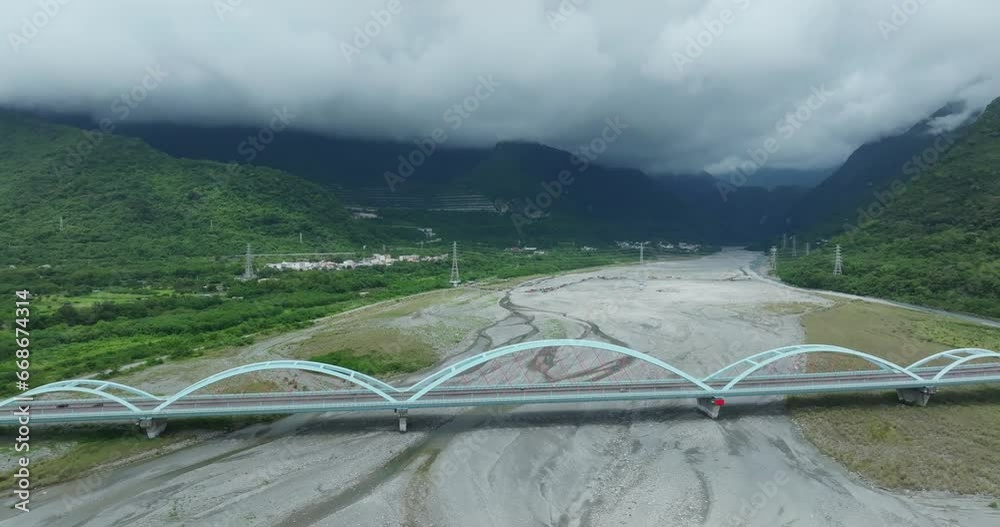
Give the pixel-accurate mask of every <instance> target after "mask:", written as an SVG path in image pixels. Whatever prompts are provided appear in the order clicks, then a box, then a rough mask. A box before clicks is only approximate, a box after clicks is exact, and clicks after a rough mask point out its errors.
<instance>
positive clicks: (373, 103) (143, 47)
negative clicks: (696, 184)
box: [0, 0, 1000, 172]
mask: <svg viewBox="0 0 1000 527" xmlns="http://www.w3.org/2000/svg"><path fill="white" fill-rule="evenodd" d="M998 19H1000V4H998V3H997V2H995V0H967V1H966V2H964V3H963V5H962V6H961V8H958V7H956V6H955V5H954V4H952V3H951V2H946V1H944V0H811V1H808V2H802V1H799V0H683V1H681V0H678V1H672V2H662V1H657V0H632V1H625V0H623V1H620V2H612V1H608V0H507V1H505V2H474V1H468V0H439V1H435V2H421V1H419V0H284V1H282V2H271V1H265V0H172V1H170V2H154V3H143V4H142V5H141V6H137V5H135V3H134V2H131V1H129V0H88V1H82V0H35V1H20V2H4V3H3V4H2V7H0V31H3V32H4V34H5V37H6V38H5V39H4V40H5V45H3V46H2V47H0V72H2V73H0V105H4V106H14V107H29V108H42V109H49V110H57V111H70V110H72V111H85V112H88V113H90V114H92V115H94V116H95V117H98V118H101V117H110V116H111V113H112V112H111V108H110V107H111V104H112V102H113V101H115V100H116V99H120V98H121V97H122V95H123V94H124V93H126V92H127V91H128V90H130V89H132V88H133V87H134V86H136V85H137V83H140V82H141V81H142V79H143V76H144V75H145V72H146V70H147V68H149V67H155V66H158V67H160V68H162V69H163V70H165V71H167V72H169V77H168V79H167V80H165V81H164V82H163V83H162V84H161V85H160V86H159V87H158V88H157V90H156V92H155V93H154V94H150V96H149V97H148V98H147V99H146V100H144V101H143V102H142V104H141V105H139V106H138V107H137V108H135V109H133V111H132V113H131V115H130V117H129V118H130V119H135V120H167V121H173V122H192V123H210V124H223V123H228V124H247V125H262V124H266V122H267V120H268V119H269V118H270V116H271V115H272V112H273V110H274V109H275V108H282V107H288V108H290V109H292V111H294V112H295V113H296V114H297V115H298V116H299V117H298V118H297V119H296V122H295V126H296V127H299V128H305V129H310V130H314V131H320V132H324V133H332V134H340V135H356V136H364V137H372V138H389V139H406V140H409V139H412V138H414V137H418V136H426V135H428V134H430V133H431V131H432V130H434V129H435V128H438V127H442V126H447V123H446V121H445V120H444V115H445V112H447V111H448V110H449V109H451V108H454V105H456V104H461V103H462V101H463V100H464V99H465V98H467V97H470V96H475V93H474V90H475V89H476V87H477V85H478V84H479V80H478V79H479V77H480V76H483V75H492V76H493V78H495V79H496V81H497V82H498V83H499V84H500V86H501V87H500V88H498V89H497V91H496V93H495V94H494V95H493V96H492V97H491V98H490V99H489V100H488V101H485V102H484V103H483V104H482V107H481V108H478V109H477V110H476V112H475V115H474V116H471V117H470V118H468V119H465V120H464V122H463V126H462V127H461V129H460V130H456V131H455V133H454V134H451V136H450V139H449V143H450V144H454V145H492V144H493V143H494V142H495V141H496V139H497V137H498V136H500V137H507V138H516V137H524V138H533V139H541V140H542V141H545V142H546V143H548V144H551V145H553V146H559V147H564V148H571V147H573V146H576V145H578V144H582V143H583V142H585V141H588V140H589V139H590V138H592V137H593V136H594V134H595V133H598V132H599V131H600V130H601V127H602V126H603V125H602V123H603V122H604V120H605V119H606V118H609V117H611V118H613V117H615V116H620V118H621V119H622V120H624V121H626V122H629V123H630V124H631V125H632V128H631V129H630V133H629V134H628V136H627V137H623V138H622V140H621V141H620V142H619V143H617V144H616V145H615V148H614V149H609V150H608V152H607V155H606V159H607V160H608V161H609V162H615V163H620V164H628V165H638V166H640V167H642V168H645V169H647V170H663V171H685V172H687V171H696V170H701V169H704V168H706V167H716V168H717V167H726V166H735V165H738V163H739V160H740V159H743V158H745V157H746V151H747V149H751V148H755V147H758V146H760V145H761V144H762V143H763V142H764V141H766V140H767V139H768V138H770V137H774V136H775V135H776V126H777V125H778V123H779V121H781V120H783V119H784V118H785V117H786V115H787V114H788V113H789V112H795V111H796V109H797V108H798V107H800V106H801V105H802V104H804V103H806V101H807V100H808V98H809V97H810V95H811V94H812V93H813V90H814V89H815V88H822V89H823V90H826V91H828V92H829V93H831V94H832V95H831V96H830V100H829V101H827V102H826V103H825V104H824V105H823V106H822V108H820V109H819V110H817V111H815V113H814V115H811V116H810V118H809V119H808V120H807V121H806V122H804V123H803V126H802V127H801V128H800V129H798V130H797V131H796V133H795V134H794V135H793V136H792V137H790V138H788V139H787V141H786V142H785V143H783V144H782V145H781V148H780V150H778V151H777V152H776V153H775V154H774V155H773V156H772V157H771V159H770V160H769V165H770V166H772V167H775V168H786V167H798V168H815V167H824V166H829V165H833V164H835V163H837V162H839V161H841V160H843V159H844V158H845V157H846V156H847V155H848V154H849V153H850V152H851V151H852V150H853V149H854V148H856V147H857V146H858V145H860V144H862V143H864V142H867V141H870V140H873V139H877V138H879V137H881V136H884V135H886V134H889V133H892V132H895V131H899V130H901V129H905V128H907V127H908V126H910V125H912V124H913V123H914V122H915V121H917V120H920V119H921V118H923V117H926V116H927V115H930V114H931V113H932V112H934V111H935V110H937V109H938V108H940V107H942V106H943V105H944V104H946V103H947V102H950V101H953V100H964V101H966V102H967V103H968V105H969V107H970V108H971V109H979V108H982V107H983V106H984V105H985V104H986V103H987V102H988V101H989V100H990V99H991V98H993V97H996V96H1000V79H995V78H992V77H990V76H989V75H991V74H993V73H994V72H997V71H1000V52H998V51H997V50H998V49H1000V32H997V31H996V30H995V27H993V25H994V22H995V21H996V20H998ZM939 124H940V125H942V126H945V125H947V124H948V122H947V121H941V122H940V123H939Z"/></svg>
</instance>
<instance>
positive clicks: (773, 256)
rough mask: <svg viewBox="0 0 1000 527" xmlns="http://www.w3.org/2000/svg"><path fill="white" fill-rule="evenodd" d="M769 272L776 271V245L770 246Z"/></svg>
mask: <svg viewBox="0 0 1000 527" xmlns="http://www.w3.org/2000/svg"><path fill="white" fill-rule="evenodd" d="M771 270H772V271H777V270H778V246H777V245H772V246H771Z"/></svg>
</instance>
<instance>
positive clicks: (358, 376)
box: [153, 360, 399, 412]
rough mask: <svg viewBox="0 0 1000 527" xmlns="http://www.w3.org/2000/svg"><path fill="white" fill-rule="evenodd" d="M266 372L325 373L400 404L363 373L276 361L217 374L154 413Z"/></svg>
mask: <svg viewBox="0 0 1000 527" xmlns="http://www.w3.org/2000/svg"><path fill="white" fill-rule="evenodd" d="M264 370H303V371H311V372H315V373H323V374H326V375H331V376H333V377H337V378H339V379H343V380H345V381H348V382H352V383H354V384H356V385H358V386H360V387H362V388H364V389H366V390H368V391H370V392H372V393H374V394H376V395H378V396H380V397H382V398H383V399H385V400H387V401H389V402H392V403H395V402H398V401H397V400H396V399H395V398H394V397H392V396H391V395H389V394H387V393H386V391H395V392H398V391H399V390H398V389H397V388H394V387H393V386H391V385H389V384H386V383H384V382H382V381H380V380H378V379H375V378H373V377H369V376H367V375H365V374H363V373H358V372H356V371H354V370H351V369H348V368H342V367H340V366H334V365H332V364H323V363H321V362H312V361H306V360H275V361H268V362H257V363H254V364H247V365H245V366H238V367H236V368H231V369H228V370H226V371H223V372H219V373H216V374H215V375H211V376H209V377H206V378H204V379H202V380H200V381H198V382H196V383H194V384H192V385H191V386H188V387H187V388H184V389H183V390H181V391H179V392H177V393H175V394H174V395H172V396H170V397H169V398H168V399H167V400H165V401H163V403H161V404H160V405H159V406H157V407H156V408H154V409H153V412H160V411H162V410H163V409H165V408H167V407H168V406H170V405H171V404H174V403H175V402H177V401H178V400H179V399H182V398H184V397H185V396H187V395H188V394H190V393H192V392H196V391H198V390H200V389H202V388H204V387H206V386H210V385H212V384H215V383H217V382H219V381H224V380H226V379H228V378H230V377H235V376H237V375H243V374H244V373H252V372H255V371H264Z"/></svg>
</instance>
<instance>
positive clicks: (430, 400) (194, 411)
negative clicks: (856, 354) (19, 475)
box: [0, 364, 1000, 423]
mask: <svg viewBox="0 0 1000 527" xmlns="http://www.w3.org/2000/svg"><path fill="white" fill-rule="evenodd" d="M943 369H944V367H943V366H942V367H928V368H920V369H917V370H915V371H914V372H915V373H917V374H918V375H919V376H921V377H923V378H924V379H931V378H933V377H934V376H935V375H936V374H937V373H939V372H940V371H942V370H943ZM984 379H988V380H984ZM731 380H732V378H731V377H723V378H718V379H715V380H711V381H707V382H706V384H707V385H708V386H710V387H712V388H717V389H719V390H720V394H719V395H720V396H722V395H724V396H725V397H726V398H735V397H759V396H761V395H790V394H803V393H834V392H841V391H863V390H864V388H869V389H870V390H872V391H876V390H879V391H883V390H891V389H896V388H906V387H921V388H922V387H941V386H948V385H959V384H980V383H985V382H998V381H1000V364H985V365H964V366H958V367H956V368H954V369H952V370H950V371H949V372H947V376H946V377H945V378H944V379H943V381H939V382H933V381H927V382H923V383H917V384H916V385H915V384H914V382H915V381H914V379H913V378H912V377H909V376H907V375H904V374H902V373H897V372H894V371H888V370H871V371H863V372H861V371H859V372H855V373H828V374H808V375H796V374H784V375H771V376H751V377H748V378H746V379H744V380H743V381H741V382H740V383H739V384H738V385H737V386H736V389H734V390H731V391H728V392H726V393H725V394H722V393H721V390H722V389H724V388H725V387H726V385H727V384H729V382H730V381H731ZM858 387H860V388H858ZM417 393H418V391H408V390H404V391H401V392H397V393H393V394H392V395H393V397H395V398H396V399H397V400H398V401H406V400H408V399H409V398H410V397H411V396H413V395H415V394H417ZM704 395H705V394H704V393H703V392H701V391H700V390H699V389H697V387H695V386H693V385H692V384H691V383H690V382H689V381H687V380H685V379H679V378H678V379H667V380H658V381H645V382H643V381H636V382H629V383H619V382H615V383H609V382H600V381H598V382H575V383H553V384H534V385H522V386H501V385H493V386H470V387H463V386H458V387H447V386H443V387H439V388H438V389H437V390H433V391H431V392H428V393H427V394H426V395H424V396H423V397H421V398H420V400H419V401H416V402H409V403H405V404H399V403H396V404H394V403H392V402H389V401H386V400H385V399H383V398H382V397H380V396H379V395H377V394H374V393H372V392H369V391H367V390H339V391H331V392H326V393H297V392H289V393H274V394H246V395H236V396H233V395H225V394H219V395H200V396H198V395H195V396H189V397H188V398H184V399H180V400H178V401H176V402H174V403H173V404H171V405H170V407H169V408H168V409H166V410H165V411H164V413H162V414H159V415H158V417H163V418H171V417H177V418H184V417H205V416H216V415H261V414H281V413H310V412H330V411H345V410H352V409H355V410H359V411H376V410H379V409H381V410H395V409H396V408H398V407H402V406H406V407H407V408H409V409H420V408H450V407H459V408H461V407H476V406H491V405H520V404H528V403H529V402H530V403H533V404H538V403H547V404H553V403H564V402H574V401H575V400H577V399H578V398H581V397H583V398H590V399H592V400H594V401H597V402H605V401H633V400H660V399H663V400H666V399H684V398H696V397H699V396H704ZM126 400H127V401H128V402H130V403H131V404H133V405H135V406H136V407H138V408H139V409H141V410H146V411H152V410H153V409H154V408H156V407H157V406H159V405H160V404H161V403H162V401H159V400H155V399H154V400H150V399H137V398H133V399H126ZM15 412H16V406H13V405H12V406H11V410H10V411H9V414H10V416H9V418H8V419H9V421H10V422H11V423H14V422H16V415H15ZM31 416H32V419H33V420H34V421H35V422H36V423H46V422H60V423H67V422H83V421H109V420H112V419H115V418H116V417H117V416H122V419H128V420H132V419H135V417H134V416H133V414H131V413H130V412H129V411H128V409H127V408H125V407H124V406H121V405H119V404H117V403H115V402H110V401H106V400H104V399H86V400H73V399H68V400H38V401H35V402H33V403H32V406H31ZM4 417H8V416H4ZM414 417H416V416H414ZM0 422H2V421H0Z"/></svg>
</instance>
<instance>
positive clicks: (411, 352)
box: [300, 329, 438, 376]
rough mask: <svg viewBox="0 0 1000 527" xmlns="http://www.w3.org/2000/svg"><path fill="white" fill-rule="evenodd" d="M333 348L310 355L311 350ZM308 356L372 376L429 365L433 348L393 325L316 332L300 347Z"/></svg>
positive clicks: (435, 358)
mask: <svg viewBox="0 0 1000 527" xmlns="http://www.w3.org/2000/svg"><path fill="white" fill-rule="evenodd" d="M331 348H332V349H334V351H332V352H327V353H321V354H318V355H314V354H313V353H314V352H315V351H320V350H328V349H331ZM300 352H301V353H303V354H305V355H306V356H307V357H308V358H309V360H313V361H316V362H325V363H328V364H334V365H337V366H343V367H345V368H350V369H352V370H355V371H359V372H361V373H365V374H368V375H373V376H388V375H394V374H399V373H409V372H414V371H418V370H421V369H424V368H428V367H430V366H433V365H434V364H435V363H436V362H437V360H438V357H437V353H435V351H434V349H433V348H432V347H431V346H430V345H429V344H427V343H426V342H424V341H423V340H421V339H419V338H413V337H410V336H407V335H406V334H405V333H403V332H402V331H399V330H397V329H367V330H364V329H362V330H356V331H352V332H350V333H349V334H346V335H341V334H332V335H331V334H324V335H317V336H315V337H313V338H311V339H309V340H308V341H306V342H305V343H304V344H303V345H302V347H301V348H300Z"/></svg>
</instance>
